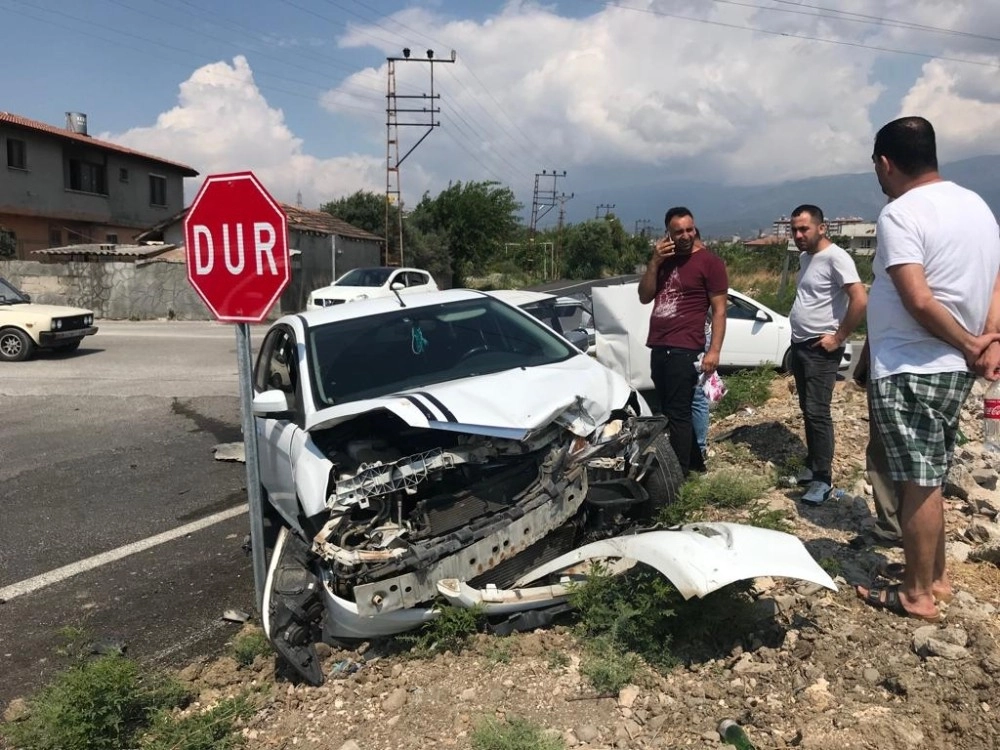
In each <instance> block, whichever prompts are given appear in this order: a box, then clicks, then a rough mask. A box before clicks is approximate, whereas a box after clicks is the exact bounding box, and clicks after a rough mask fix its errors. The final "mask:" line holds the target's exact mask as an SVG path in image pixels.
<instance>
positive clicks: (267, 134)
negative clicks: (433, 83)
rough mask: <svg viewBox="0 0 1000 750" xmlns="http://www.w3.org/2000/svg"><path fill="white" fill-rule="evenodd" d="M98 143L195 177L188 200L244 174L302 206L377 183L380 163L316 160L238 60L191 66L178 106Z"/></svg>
mask: <svg viewBox="0 0 1000 750" xmlns="http://www.w3.org/2000/svg"><path fill="white" fill-rule="evenodd" d="M101 137H102V138H105V139H107V140H111V141H114V142H116V143H120V144H122V145H125V146H129V147H131V148H135V149H137V150H140V151H145V152H148V153H153V154H156V155H158V156H162V157H164V158H166V159H171V160H175V161H179V162H181V163H183V164H188V165H190V166H192V167H194V168H195V169H197V170H198V171H199V172H200V173H201V177H199V178H198V179H197V180H196V181H192V183H193V184H191V185H188V186H187V188H188V190H187V192H188V196H187V197H188V199H189V200H190V199H191V198H192V197H193V195H194V191H195V190H197V188H198V186H199V185H200V184H201V179H202V178H203V177H204V176H206V175H209V174H215V173H220V172H233V171H241V170H245V169H251V170H253V172H254V173H255V174H256V175H257V177H258V178H259V179H260V180H261V182H263V184H264V185H265V186H266V187H267V189H268V191H269V192H270V193H271V194H272V195H274V197H275V198H277V199H278V200H282V201H285V202H288V203H294V202H295V200H296V197H297V194H298V193H299V192H300V191H301V193H302V201H303V205H305V206H313V207H315V206H318V205H319V204H320V203H321V202H323V201H327V200H331V199H332V198H336V197H339V196H342V195H346V194H349V193H352V192H354V191H355V190H360V189H365V190H374V191H379V190H382V189H384V185H385V162H384V159H381V158H379V157H377V156H374V155H370V154H349V155H343V156H337V157H333V158H328V159H320V158H317V157H315V156H311V155H309V154H308V153H307V152H306V149H305V148H304V145H303V143H302V140H301V139H299V138H297V137H296V136H295V135H294V134H293V133H292V132H291V130H290V129H289V128H288V126H287V125H286V124H285V117H284V114H283V113H282V111H281V110H280V109H275V108H273V107H271V106H269V105H268V103H267V101H266V100H265V99H264V96H263V95H262V94H261V92H260V90H259V89H258V88H257V85H256V83H255V82H254V78H253V73H252V71H251V70H250V66H249V64H248V63H247V60H246V58H244V57H242V56H238V57H236V58H234V60H233V62H232V64H231V65H230V64H229V63H226V62H217V63H212V64H210V65H206V66H204V67H202V68H199V69H198V70H196V71H195V72H194V73H192V74H191V77H190V78H188V79H187V80H186V81H184V83H182V84H181V87H180V95H179V97H178V104H177V106H176V107H174V108H173V109H170V110H168V111H166V112H164V113H163V114H161V115H160V116H159V117H157V119H156V124H155V125H152V126H149V127H140V128H133V129H131V130H128V131H126V132H124V133H118V134H102V136H101Z"/></svg>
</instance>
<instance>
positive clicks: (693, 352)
mask: <svg viewBox="0 0 1000 750" xmlns="http://www.w3.org/2000/svg"><path fill="white" fill-rule="evenodd" d="M702 351H703V350H701V349H680V348H677V347H665V346H656V347H653V349H652V352H651V354H650V358H649V364H650V372H651V374H652V377H653V385H654V386H656V396H657V398H659V400H660V411H661V412H662V413H663V415H664V416H665V417H666V418H667V421H668V429H669V431H670V445H671V447H672V448H673V449H674V453H676V454H677V461H678V462H679V463H680V465H681V471H682V472H683V474H684V476H687V475H688V472H689V471H690V470H691V468H692V466H693V467H694V468H695V469H704V462H703V461H702V457H701V450H700V449H699V448H698V445H697V443H696V441H695V436H694V427H693V425H692V423H691V402H692V401H693V400H694V389H695V386H697V385H698V371H697V370H695V369H694V363H695V362H696V361H697V359H698V355H699V354H701V353H702Z"/></svg>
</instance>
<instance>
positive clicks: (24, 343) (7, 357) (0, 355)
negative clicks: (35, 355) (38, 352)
mask: <svg viewBox="0 0 1000 750" xmlns="http://www.w3.org/2000/svg"><path fill="white" fill-rule="evenodd" d="M34 351H35V342H34V341H32V340H31V337H30V336H29V335H28V334H26V333H25V332H24V331H21V330H18V329H17V328H4V329H3V330H0V360H3V361H5V362H21V361H22V360H25V359H27V358H28V357H30V356H31V354H32V352H34Z"/></svg>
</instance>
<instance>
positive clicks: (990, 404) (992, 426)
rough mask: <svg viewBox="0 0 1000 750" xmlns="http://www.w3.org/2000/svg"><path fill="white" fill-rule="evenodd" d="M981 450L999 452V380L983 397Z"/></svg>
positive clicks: (991, 384)
mask: <svg viewBox="0 0 1000 750" xmlns="http://www.w3.org/2000/svg"><path fill="white" fill-rule="evenodd" d="M983 450H985V451H990V452H993V453H997V452H1000V380H994V381H993V382H992V383H990V387H989V388H987V389H986V393H985V394H984V395H983Z"/></svg>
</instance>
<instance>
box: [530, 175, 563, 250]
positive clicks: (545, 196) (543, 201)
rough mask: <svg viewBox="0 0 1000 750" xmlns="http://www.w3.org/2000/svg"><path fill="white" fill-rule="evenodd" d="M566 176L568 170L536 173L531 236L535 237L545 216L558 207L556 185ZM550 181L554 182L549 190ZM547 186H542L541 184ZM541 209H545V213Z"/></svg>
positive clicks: (532, 201) (532, 199)
mask: <svg viewBox="0 0 1000 750" xmlns="http://www.w3.org/2000/svg"><path fill="white" fill-rule="evenodd" d="M565 176H566V170H565V169H564V170H563V171H562V172H557V171H556V170H554V169H553V170H552V171H549V170H547V169H543V170H542V171H541V172H535V192H534V194H533V195H532V198H531V226H530V231H529V236H530V237H534V236H535V232H536V231H537V229H538V222H539V220H541V218H542V217H543V216H545V214H547V213H548V212H549V211H551V210H552V209H553V208H554V207H555V205H556V200H557V199H556V184H557V183H558V181H559V178H560V177H565ZM549 180H551V181H552V188H551V189H549V187H548V184H549ZM542 182H544V183H545V184H544V185H542V184H541V183H542ZM541 209H545V210H544V211H543V210H541Z"/></svg>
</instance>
